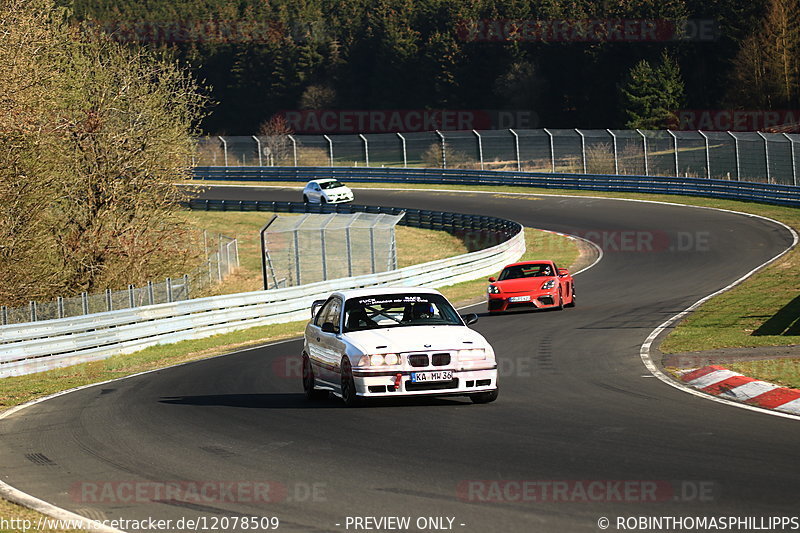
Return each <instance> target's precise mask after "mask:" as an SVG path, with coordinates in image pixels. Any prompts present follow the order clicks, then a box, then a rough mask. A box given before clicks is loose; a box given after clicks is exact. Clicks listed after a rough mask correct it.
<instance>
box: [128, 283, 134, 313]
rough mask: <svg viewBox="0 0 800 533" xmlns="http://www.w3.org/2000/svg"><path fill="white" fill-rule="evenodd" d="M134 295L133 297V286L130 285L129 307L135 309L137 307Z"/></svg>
mask: <svg viewBox="0 0 800 533" xmlns="http://www.w3.org/2000/svg"><path fill="white" fill-rule="evenodd" d="M134 300H135V298H134V295H133V285H128V307H130V308H133V307H136V306H135V305H134Z"/></svg>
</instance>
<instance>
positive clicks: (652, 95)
mask: <svg viewBox="0 0 800 533" xmlns="http://www.w3.org/2000/svg"><path fill="white" fill-rule="evenodd" d="M621 92H622V99H623V105H624V110H625V114H626V117H627V119H628V121H627V122H626V123H625V127H626V128H630V129H634V128H641V129H663V128H667V127H672V126H674V123H675V112H676V111H678V109H680V107H681V106H682V104H683V101H684V92H685V89H684V85H683V80H682V79H681V72H680V67H679V66H678V63H677V62H676V61H675V60H674V59H673V58H672V57H670V56H669V54H667V53H666V52H664V53H662V55H661V61H660V63H659V64H657V65H656V66H653V65H651V64H650V62H648V61H647V60H646V59H643V60H641V61H639V62H638V63H637V64H636V65H635V66H634V67H633V68H632V69H631V70H630V72H629V74H628V79H627V80H626V83H625V85H624V86H623V87H622V91H621Z"/></svg>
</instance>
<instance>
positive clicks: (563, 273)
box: [558, 268, 569, 277]
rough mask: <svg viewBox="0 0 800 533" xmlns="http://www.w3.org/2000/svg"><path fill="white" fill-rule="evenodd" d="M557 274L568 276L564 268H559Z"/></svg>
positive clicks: (567, 271)
mask: <svg viewBox="0 0 800 533" xmlns="http://www.w3.org/2000/svg"><path fill="white" fill-rule="evenodd" d="M558 275H559V276H561V277H564V276H569V270H567V269H566V268H559V269H558Z"/></svg>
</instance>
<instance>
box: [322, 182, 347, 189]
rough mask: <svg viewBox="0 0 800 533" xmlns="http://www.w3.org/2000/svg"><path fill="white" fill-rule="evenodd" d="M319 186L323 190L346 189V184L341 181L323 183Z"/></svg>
mask: <svg viewBox="0 0 800 533" xmlns="http://www.w3.org/2000/svg"><path fill="white" fill-rule="evenodd" d="M319 186H320V187H322V188H323V189H338V188H339V187H344V184H343V183H341V182H339V181H323V182H322V183H320V184H319Z"/></svg>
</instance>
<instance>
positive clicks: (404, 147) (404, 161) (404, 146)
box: [397, 133, 408, 168]
mask: <svg viewBox="0 0 800 533" xmlns="http://www.w3.org/2000/svg"><path fill="white" fill-rule="evenodd" d="M397 136H398V137H400V141H402V143H403V168H408V153H407V152H406V138H405V137H403V136H402V135H401V134H399V133H398V134H397Z"/></svg>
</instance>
